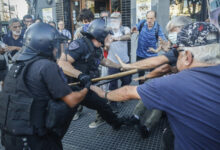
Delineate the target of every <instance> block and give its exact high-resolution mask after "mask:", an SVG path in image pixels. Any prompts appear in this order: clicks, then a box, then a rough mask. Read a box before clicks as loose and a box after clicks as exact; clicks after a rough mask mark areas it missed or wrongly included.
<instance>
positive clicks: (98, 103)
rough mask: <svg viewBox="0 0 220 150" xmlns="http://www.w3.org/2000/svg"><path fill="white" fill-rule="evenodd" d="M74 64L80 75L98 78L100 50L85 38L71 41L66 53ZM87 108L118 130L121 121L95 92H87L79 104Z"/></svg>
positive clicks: (72, 79)
mask: <svg viewBox="0 0 220 150" xmlns="http://www.w3.org/2000/svg"><path fill="white" fill-rule="evenodd" d="M66 53H67V54H68V55H70V56H71V57H72V58H73V59H74V60H75V62H74V63H73V64H72V65H73V66H74V68H76V69H77V70H80V71H81V72H82V73H84V74H87V75H89V76H90V77H91V78H97V77H99V70H98V66H99V64H100V62H101V60H102V59H103V55H102V50H101V48H96V47H94V45H93V43H92V41H91V40H90V39H88V38H86V37H83V38H81V39H78V40H75V41H73V42H72V43H71V44H70V46H69V50H67V51H66ZM68 80H69V82H76V81H78V80H77V79H74V78H71V77H68ZM72 89H73V91H76V90H79V89H81V87H80V86H76V87H73V88H72ZM80 104H81V105H84V106H86V107H88V108H91V109H95V110H97V111H98V113H99V115H100V116H101V117H102V118H103V119H104V120H105V121H106V122H107V123H109V124H110V125H112V126H113V128H119V127H120V126H121V124H122V120H120V119H118V118H117V116H116V114H114V113H113V112H112V109H111V108H110V106H109V105H108V104H107V100H106V99H104V98H101V97H99V96H98V95H97V94H96V93H95V92H93V91H89V92H88V93H87V95H86V97H85V99H84V100H83V101H82V102H81V103H80Z"/></svg>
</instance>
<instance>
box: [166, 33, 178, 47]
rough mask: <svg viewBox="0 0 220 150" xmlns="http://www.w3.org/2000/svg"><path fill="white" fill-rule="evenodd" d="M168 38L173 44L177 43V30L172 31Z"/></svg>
mask: <svg viewBox="0 0 220 150" xmlns="http://www.w3.org/2000/svg"><path fill="white" fill-rule="evenodd" d="M168 39H169V40H170V42H171V43H172V44H176V41H177V32H172V33H169V34H168Z"/></svg>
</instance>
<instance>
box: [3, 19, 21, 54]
mask: <svg viewBox="0 0 220 150" xmlns="http://www.w3.org/2000/svg"><path fill="white" fill-rule="evenodd" d="M9 30H10V32H9V33H8V34H7V35H5V36H4V37H3V42H4V43H5V44H6V49H7V50H9V51H11V52H12V53H11V55H12V56H13V55H14V54H15V53H16V52H17V51H19V50H20V49H21V47H22V45H23V36H22V35H21V23H20V20H18V19H17V18H12V19H11V20H10V21H9Z"/></svg>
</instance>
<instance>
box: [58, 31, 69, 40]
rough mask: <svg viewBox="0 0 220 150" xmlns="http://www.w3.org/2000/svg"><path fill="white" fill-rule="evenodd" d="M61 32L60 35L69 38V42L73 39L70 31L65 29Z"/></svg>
mask: <svg viewBox="0 0 220 150" xmlns="http://www.w3.org/2000/svg"><path fill="white" fill-rule="evenodd" d="M59 32H60V34H62V35H64V36H66V37H68V39H69V40H71V39H72V35H71V33H70V31H68V30H66V29H63V30H62V31H60V30H59Z"/></svg>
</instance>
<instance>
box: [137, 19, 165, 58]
mask: <svg viewBox="0 0 220 150" xmlns="http://www.w3.org/2000/svg"><path fill="white" fill-rule="evenodd" d="M144 21H145V23H144V26H143V27H142V29H141V32H140V33H139V38H138V48H137V52H136V53H137V56H139V57H142V58H148V57H152V56H157V54H155V53H152V52H149V51H148V49H149V48H150V47H152V48H154V49H156V48H157V42H158V41H157V39H156V31H158V38H159V37H161V38H162V39H163V40H166V38H165V36H164V33H163V32H162V29H161V27H160V26H159V30H158V23H157V22H155V23H154V26H153V27H152V28H151V29H148V26H147V22H146V20H141V21H140V22H139V23H138V24H137V28H138V30H139V29H140V27H141V24H142V23H143V22H144Z"/></svg>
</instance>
